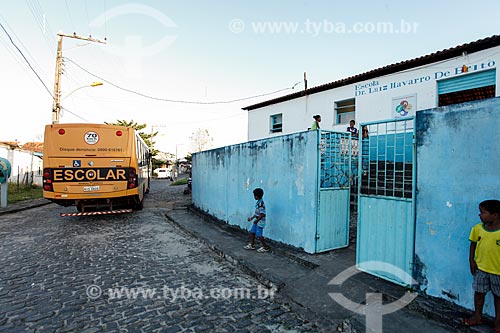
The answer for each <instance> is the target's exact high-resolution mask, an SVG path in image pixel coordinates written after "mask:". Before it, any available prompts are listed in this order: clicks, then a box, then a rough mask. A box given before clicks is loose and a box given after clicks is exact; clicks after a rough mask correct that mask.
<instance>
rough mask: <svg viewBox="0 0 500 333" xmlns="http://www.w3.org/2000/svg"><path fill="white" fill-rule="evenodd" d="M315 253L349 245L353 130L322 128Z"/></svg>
mask: <svg viewBox="0 0 500 333" xmlns="http://www.w3.org/2000/svg"><path fill="white" fill-rule="evenodd" d="M318 138H319V145H318V146H319V154H318V157H319V163H318V165H319V170H318V173H319V175H318V179H319V186H318V188H319V194H318V200H319V202H318V206H319V209H318V215H317V226H316V252H317V253H318V252H324V251H328V250H333V249H337V248H341V247H346V246H348V245H349V198H350V192H351V191H350V184H351V182H352V177H351V175H352V172H351V161H352V153H353V150H352V141H353V140H352V138H351V134H350V133H344V132H331V131H321V132H320V135H319V136H318Z"/></svg>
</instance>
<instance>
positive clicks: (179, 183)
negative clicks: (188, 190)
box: [170, 178, 188, 186]
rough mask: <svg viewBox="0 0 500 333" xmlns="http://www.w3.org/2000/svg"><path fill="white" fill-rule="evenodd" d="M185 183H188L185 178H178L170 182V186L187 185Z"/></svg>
mask: <svg viewBox="0 0 500 333" xmlns="http://www.w3.org/2000/svg"><path fill="white" fill-rule="evenodd" d="M187 183H188V179H187V178H179V179H177V180H176V181H175V182H173V183H172V184H170V186H178V185H187Z"/></svg>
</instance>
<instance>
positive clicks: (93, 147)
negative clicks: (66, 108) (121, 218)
mask: <svg viewBox="0 0 500 333" xmlns="http://www.w3.org/2000/svg"><path fill="white" fill-rule="evenodd" d="M150 180H151V154H150V152H149V149H148V147H147V145H146V143H145V142H144V141H143V140H142V138H141V137H140V136H139V134H138V133H137V132H136V131H135V130H134V129H133V128H130V127H124V126H114V125H104V124H52V125H47V126H45V138H44V153H43V197H44V198H46V199H49V200H51V201H53V202H55V203H57V204H59V205H62V206H71V205H76V207H77V210H78V212H79V213H75V214H72V215H91V212H95V211H101V212H102V211H103V209H105V210H104V211H105V212H108V213H114V212H125V211H130V209H131V208H133V209H142V206H143V202H144V195H145V194H146V193H147V192H149V186H150ZM116 208H127V210H117V209H116ZM87 213H88V214H87Z"/></svg>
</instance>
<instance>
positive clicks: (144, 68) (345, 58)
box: [0, 0, 500, 157]
mask: <svg viewBox="0 0 500 333" xmlns="http://www.w3.org/2000/svg"><path fill="white" fill-rule="evenodd" d="M498 13H500V2H499V1H496V0H476V1H463V0H462V1H451V0H443V1H436V0H433V1H430V0H423V1H418V2H417V1H362V0H358V1H335V0H330V1H327V0H317V1H298V0H289V1H276V0H275V1H266V0H255V1H242V0H232V1H230V0H222V1H201V0H200V1H190V0H187V1H180V0H178V1H160V0H156V1H152V0H151V1H140V0H138V1H132V2H131V1H120V0H24V1H8V0H0V23H1V24H2V25H3V27H4V28H5V29H6V30H7V33H8V34H9V35H10V38H12V40H13V42H14V44H16V46H17V47H18V48H19V49H20V50H21V52H22V54H23V55H24V57H26V59H27V61H28V62H29V64H30V65H31V66H32V68H33V70H32V69H30V67H29V65H28V63H27V62H26V61H25V59H24V58H23V55H21V53H20V52H19V51H18V50H17V49H16V47H15V46H14V45H13V44H12V42H11V41H10V39H9V36H8V35H7V34H6V32H5V31H4V30H3V29H1V28H0V60H1V62H0V63H1V64H0V70H1V80H0V92H1V96H2V98H0V110H1V111H0V112H1V113H0V114H1V115H2V117H3V121H1V122H0V123H1V124H2V126H1V127H0V141H15V140H17V141H19V142H21V143H23V142H28V141H43V131H44V125H46V124H50V123H51V110H52V101H53V97H52V96H53V91H54V77H55V59H56V50H57V35H56V34H57V33H58V32H62V33H64V34H73V33H76V34H77V35H78V36H82V37H88V36H89V35H91V36H92V38H95V39H99V40H104V39H106V44H100V43H89V42H86V41H83V40H77V39H73V38H67V37H64V38H63V52H62V53H63V57H65V62H64V72H63V74H62V76H61V93H62V97H61V105H62V106H63V108H64V110H63V113H62V115H61V120H60V122H61V123H78V122H83V123H103V122H114V121H116V120H126V121H130V120H133V121H136V122H138V123H140V124H147V127H146V129H145V131H146V132H151V131H155V132H156V131H157V132H158V135H157V136H156V138H155V141H156V146H155V148H156V149H159V150H161V151H164V152H169V153H172V154H175V153H177V154H178V156H179V157H182V156H185V155H186V154H187V153H188V152H191V151H192V149H191V146H192V144H191V143H192V140H191V139H190V137H191V136H192V135H193V133H194V132H196V131H197V130H198V129H201V130H207V131H208V133H209V134H210V136H211V137H212V138H213V144H212V148H216V147H221V146H226V145H231V144H236V143H240V142H245V141H246V140H247V126H248V124H247V111H244V110H242V108H243V107H245V106H248V105H252V104H255V103H258V102H261V101H264V100H267V99H272V98H276V97H279V96H281V95H284V94H289V93H293V92H296V91H297V90H301V89H304V83H303V75H304V72H306V73H307V80H308V87H313V86H317V85H322V84H325V83H328V82H332V81H336V80H339V79H342V78H345V77H348V76H351V75H355V74H359V73H363V72H366V71H369V70H372V69H375V68H378V67H382V66H385V65H389V64H393V63H397V62H400V61H404V60H408V59H412V58H415V57H419V56H422V55H426V54H430V53H432V52H435V51H439V50H443V49H446V48H450V47H454V46H457V45H460V44H463V43H469V42H472V41H475V40H478V39H481V38H485V37H489V36H492V35H495V34H500V20H498ZM390 26H392V30H390V29H391V28H390ZM35 72H36V74H35ZM37 75H38V77H39V78H40V79H39V78H38V77H37ZM41 81H43V84H42V82H41ZM96 81H98V82H103V83H104V84H103V85H101V86H97V87H89V85H90V84H91V83H92V82H96ZM292 87H294V89H292ZM261 95H264V96H261ZM253 96H260V97H255V98H249V97H253ZM247 98H248V99H247ZM240 99H244V100H242V101H236V102H231V101H234V100H240ZM174 101H178V102H174ZM179 101H181V102H179ZM218 102H223V103H218ZM206 103H211V104H206ZM332 107H333V105H332ZM266 126H267V124H266Z"/></svg>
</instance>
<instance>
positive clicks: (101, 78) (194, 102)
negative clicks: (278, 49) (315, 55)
mask: <svg viewBox="0 0 500 333" xmlns="http://www.w3.org/2000/svg"><path fill="white" fill-rule="evenodd" d="M64 59H65V60H67V61H69V62H71V63H73V64H74V65H75V66H77V67H78V68H80V69H81V70H83V71H84V72H86V73H87V74H90V75H92V76H93V77H95V78H98V79H99V80H101V81H104V82H106V83H108V84H109V85H111V86H113V87H115V88H118V89H120V90H123V91H126V92H128V93H131V94H135V95H139V96H141V97H144V98H148V99H152V100H156V101H162V102H170V103H182V104H201V105H214V104H230V103H235V102H241V101H246V100H249V99H253V98H257V97H264V96H269V95H273V94H277V93H279V92H282V91H286V90H291V89H294V88H295V87H296V86H297V85H298V84H299V83H301V82H297V83H295V84H294V85H293V86H292V87H288V88H283V89H279V90H276V91H272V92H269V93H265V94H260V95H255V96H250V97H244V98H238V99H233V100H228V101H216V102H200V101H187V100H177V99H169V98H160V97H155V96H149V95H146V94H143V93H140V92H137V91H134V90H130V89H127V88H123V87H120V86H119V85H117V84H115V83H113V82H111V81H109V80H106V79H104V78H103V77H101V76H98V75H96V74H94V73H92V72H90V71H88V70H87V69H85V68H83V67H82V66H80V65H79V64H78V63H76V62H75V61H73V60H71V59H69V58H67V57H64Z"/></svg>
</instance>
